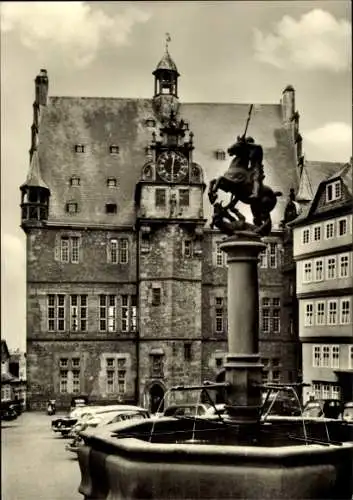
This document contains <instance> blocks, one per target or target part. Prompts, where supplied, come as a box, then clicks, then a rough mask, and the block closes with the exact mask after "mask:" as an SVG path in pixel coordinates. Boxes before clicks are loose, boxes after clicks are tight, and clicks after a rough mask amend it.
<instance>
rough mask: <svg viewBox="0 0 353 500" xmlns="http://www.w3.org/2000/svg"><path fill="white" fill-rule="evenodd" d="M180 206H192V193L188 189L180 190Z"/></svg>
mask: <svg viewBox="0 0 353 500" xmlns="http://www.w3.org/2000/svg"><path fill="white" fill-rule="evenodd" d="M179 205H180V206H181V207H188V206H189V205H190V191H189V190H188V189H179Z"/></svg>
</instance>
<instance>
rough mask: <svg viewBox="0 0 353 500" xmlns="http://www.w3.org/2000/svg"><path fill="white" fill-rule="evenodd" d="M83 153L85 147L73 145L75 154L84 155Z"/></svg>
mask: <svg viewBox="0 0 353 500" xmlns="http://www.w3.org/2000/svg"><path fill="white" fill-rule="evenodd" d="M84 152H85V146H84V145H83V144H76V145H75V153H84Z"/></svg>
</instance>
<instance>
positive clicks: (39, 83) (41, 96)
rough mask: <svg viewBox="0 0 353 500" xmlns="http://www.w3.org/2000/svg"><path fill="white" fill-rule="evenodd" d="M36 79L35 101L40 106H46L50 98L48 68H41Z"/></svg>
mask: <svg viewBox="0 0 353 500" xmlns="http://www.w3.org/2000/svg"><path fill="white" fill-rule="evenodd" d="M34 81H35V94H36V97H35V103H36V104H37V105H40V106H46V105H47V100H48V88H49V80H48V75H47V70H46V69H41V70H40V73H39V75H38V76H37V77H36V79H35V80H34Z"/></svg>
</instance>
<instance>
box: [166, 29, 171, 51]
mask: <svg viewBox="0 0 353 500" xmlns="http://www.w3.org/2000/svg"><path fill="white" fill-rule="evenodd" d="M171 41H172V38H171V36H170V33H166V34H165V51H166V52H168V47H169V43H170V42H171Z"/></svg>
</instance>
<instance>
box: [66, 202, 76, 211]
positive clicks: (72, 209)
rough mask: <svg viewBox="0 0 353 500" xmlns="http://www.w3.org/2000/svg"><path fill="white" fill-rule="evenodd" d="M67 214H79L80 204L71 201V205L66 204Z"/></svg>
mask: <svg viewBox="0 0 353 500" xmlns="http://www.w3.org/2000/svg"><path fill="white" fill-rule="evenodd" d="M66 212H67V213H68V214H77V212H78V203H76V202H74V201H70V202H69V203H66Z"/></svg>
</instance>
